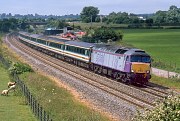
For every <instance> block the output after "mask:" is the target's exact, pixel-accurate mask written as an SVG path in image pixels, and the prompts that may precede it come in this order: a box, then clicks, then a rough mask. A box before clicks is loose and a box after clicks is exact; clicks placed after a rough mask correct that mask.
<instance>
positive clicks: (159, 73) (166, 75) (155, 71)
mask: <svg viewBox="0 0 180 121" xmlns="http://www.w3.org/2000/svg"><path fill="white" fill-rule="evenodd" d="M152 74H154V75H156V76H160V77H164V78H171V77H177V78H180V74H178V73H175V72H170V71H166V70H162V69H157V68H152Z"/></svg>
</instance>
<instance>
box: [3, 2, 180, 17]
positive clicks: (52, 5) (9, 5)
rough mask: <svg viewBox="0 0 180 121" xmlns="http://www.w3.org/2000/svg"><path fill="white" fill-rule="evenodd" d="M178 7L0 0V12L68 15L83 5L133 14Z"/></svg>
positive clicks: (154, 3)
mask: <svg viewBox="0 0 180 121" xmlns="http://www.w3.org/2000/svg"><path fill="white" fill-rule="evenodd" d="M171 5H175V6H177V7H178V8H180V0H0V14H1V13H12V14H13V15H14V14H22V15H25V14H35V13H37V14H40V15H68V14H80V13H81V11H82V9H83V8H84V7H85V6H94V7H98V9H99V10H100V14H103V15H107V14H109V13H111V12H113V11H114V12H127V13H135V14H143V13H155V12H156V11H158V10H168V9H169V7H170V6H171Z"/></svg>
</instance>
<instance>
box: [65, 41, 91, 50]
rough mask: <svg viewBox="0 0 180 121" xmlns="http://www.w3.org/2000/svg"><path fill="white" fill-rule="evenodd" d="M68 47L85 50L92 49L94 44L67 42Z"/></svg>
mask: <svg viewBox="0 0 180 121" xmlns="http://www.w3.org/2000/svg"><path fill="white" fill-rule="evenodd" d="M65 44H67V45H72V46H78V47H83V48H90V47H93V46H94V44H93V43H87V42H77V41H67V42H65Z"/></svg>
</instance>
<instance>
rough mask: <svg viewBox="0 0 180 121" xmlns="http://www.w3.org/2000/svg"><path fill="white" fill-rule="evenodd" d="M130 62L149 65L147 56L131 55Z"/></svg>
mask: <svg viewBox="0 0 180 121" xmlns="http://www.w3.org/2000/svg"><path fill="white" fill-rule="evenodd" d="M131 62H142V63H150V62H151V59H150V57H149V56H141V55H132V56H131Z"/></svg>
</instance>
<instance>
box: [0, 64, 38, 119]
mask: <svg viewBox="0 0 180 121" xmlns="http://www.w3.org/2000/svg"><path fill="white" fill-rule="evenodd" d="M9 81H10V78H9V75H8V73H7V71H6V70H5V69H4V68H3V67H2V64H1V63H0V90H1V91H2V90H4V89H7V83H8V82H9ZM0 120H1V121H37V120H36V118H35V117H34V115H33V114H32V112H31V109H30V107H29V106H28V105H25V103H24V97H23V96H22V94H21V93H20V91H19V90H16V92H15V93H14V92H9V96H0Z"/></svg>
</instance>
